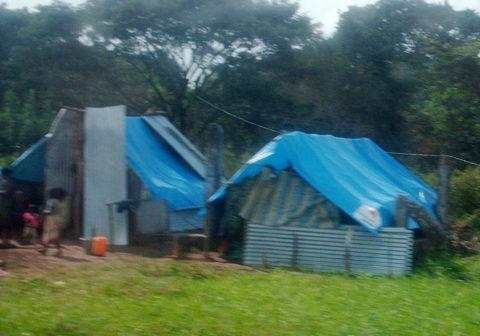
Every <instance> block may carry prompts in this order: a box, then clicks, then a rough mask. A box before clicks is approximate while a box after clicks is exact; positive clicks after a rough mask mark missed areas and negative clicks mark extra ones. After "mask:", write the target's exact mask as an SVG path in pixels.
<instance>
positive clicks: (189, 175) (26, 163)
mask: <svg viewBox="0 0 480 336" xmlns="http://www.w3.org/2000/svg"><path fill="white" fill-rule="evenodd" d="M49 136H50V135H47V136H45V137H44V138H42V139H41V140H39V141H38V142H37V143H35V144H34V145H33V146H31V147H30V148H29V149H28V150H27V151H25V152H24V153H23V154H22V155H21V156H20V157H19V158H18V159H17V160H16V161H15V162H14V163H13V165H12V169H13V177H14V178H16V179H19V180H23V181H29V182H43V180H44V168H45V149H46V141H47V138H48V137H49ZM126 156H127V162H128V164H129V165H130V167H131V168H132V169H133V170H134V171H135V172H136V173H137V174H138V175H139V176H140V178H141V179H142V180H143V181H144V182H145V184H146V186H147V188H148V190H149V192H150V194H151V197H152V199H165V200H167V202H168V205H169V207H170V208H171V209H182V208H190V207H201V206H203V205H204V203H205V199H204V198H205V183H204V181H203V179H202V178H201V177H200V176H199V175H198V174H197V173H196V172H195V170H194V169H192V167H191V166H189V165H188V164H187V163H186V162H185V160H184V159H183V158H181V157H180V155H179V154H178V153H177V152H176V151H175V150H174V149H173V148H172V147H171V146H170V145H168V144H167V143H166V142H165V141H164V140H163V139H162V138H161V137H160V136H159V135H158V134H157V133H156V132H155V131H154V130H153V128H151V127H150V126H149V125H148V124H147V123H146V122H145V121H144V120H143V119H142V118H140V117H128V118H127V120H126Z"/></svg>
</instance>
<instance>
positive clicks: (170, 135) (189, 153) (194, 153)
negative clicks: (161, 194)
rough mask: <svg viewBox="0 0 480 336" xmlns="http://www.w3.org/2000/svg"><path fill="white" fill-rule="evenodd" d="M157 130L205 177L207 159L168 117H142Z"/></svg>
mask: <svg viewBox="0 0 480 336" xmlns="http://www.w3.org/2000/svg"><path fill="white" fill-rule="evenodd" d="M142 118H143V120H145V122H147V124H148V125H149V126H150V127H152V128H153V129H154V130H155V132H156V133H157V134H158V135H159V136H160V137H162V139H163V140H165V141H166V142H167V143H168V144H169V145H170V146H171V147H172V148H173V149H174V150H175V151H176V152H177V153H178V154H179V155H180V156H181V157H182V158H183V159H184V160H185V162H187V163H188V164H189V165H190V166H191V167H192V168H193V169H194V170H195V171H196V172H197V174H198V175H200V177H201V178H203V179H205V177H206V174H207V170H206V163H207V159H206V158H205V156H204V155H203V154H202V153H200V151H199V150H198V149H197V148H196V147H195V145H194V144H192V143H191V142H190V140H188V139H187V138H186V137H185V136H184V135H183V134H182V133H181V132H180V131H179V130H178V129H177V128H176V127H175V126H174V125H173V124H172V123H171V122H170V121H169V120H168V119H167V118H165V117H164V116H160V115H152V116H144V117H142Z"/></svg>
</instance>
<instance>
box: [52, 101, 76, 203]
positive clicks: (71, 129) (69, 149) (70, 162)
mask: <svg viewBox="0 0 480 336" xmlns="http://www.w3.org/2000/svg"><path fill="white" fill-rule="evenodd" d="M82 128H83V111H79V110H74V109H61V110H60V112H59V113H58V115H57V117H56V118H55V120H54V122H53V124H52V127H51V129H50V136H49V137H48V139H47V146H46V153H45V189H46V190H49V189H50V188H58V187H59V188H63V189H65V190H66V191H67V193H68V194H69V195H74V193H75V176H76V169H75V163H76V162H75V155H76V151H80V155H82V154H81V153H82V152H83V150H82V145H81V138H80V137H81V133H82V131H83V130H82ZM77 155H78V153H77Z"/></svg>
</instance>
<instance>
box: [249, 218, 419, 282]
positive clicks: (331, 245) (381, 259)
mask: <svg viewBox="0 0 480 336" xmlns="http://www.w3.org/2000/svg"><path fill="white" fill-rule="evenodd" d="M348 229H352V230H354V232H353V236H352V240H351V246H350V270H351V272H354V273H359V272H365V273H369V274H377V275H379V274H387V275H402V274H411V272H412V260H413V232H412V231H411V230H407V229H403V228H383V229H382V230H381V231H380V233H378V234H373V233H371V232H368V231H367V230H366V229H364V228H363V227H361V226H342V227H341V228H339V229H311V228H298V227H269V226H263V225H258V224H251V223H249V225H248V229H247V235H246V240H245V249H244V260H243V261H244V263H245V264H246V265H250V266H265V265H266V266H272V267H278V266H280V267H298V268H304V269H309V270H314V271H320V272H345V271H346V261H345V256H346V251H347V248H346V244H345V241H346V234H347V232H348V231H347V230H348Z"/></svg>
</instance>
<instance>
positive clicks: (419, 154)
mask: <svg viewBox="0 0 480 336" xmlns="http://www.w3.org/2000/svg"><path fill="white" fill-rule="evenodd" d="M195 97H196V98H197V99H199V100H200V101H202V102H203V103H205V104H207V105H209V106H211V107H213V108H214V109H216V110H218V111H221V112H223V113H225V114H227V115H229V116H231V117H233V118H236V119H238V120H241V121H243V122H246V123H248V124H251V125H254V126H257V127H259V128H262V129H264V130H267V131H270V132H273V133H277V134H281V132H279V131H276V130H274V129H271V128H268V127H265V126H262V125H259V124H257V123H254V122H252V121H250V120H247V119H244V118H242V117H239V116H237V115H235V114H233V113H231V112H228V111H226V110H224V109H222V108H220V107H218V106H215V105H214V104H212V103H210V102H209V101H207V100H205V99H203V98H201V97H199V96H197V95H195ZM387 153H388V154H391V155H405V156H421V157H442V156H443V157H448V158H450V159H453V160H457V161H460V162H463V163H467V164H470V165H473V166H477V167H480V164H478V163H475V162H471V161H468V160H464V159H461V158H458V157H455V156H452V155H447V154H422V153H401V152H387ZM234 161H236V160H234ZM237 163H241V164H244V165H249V163H243V162H239V161H237Z"/></svg>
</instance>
